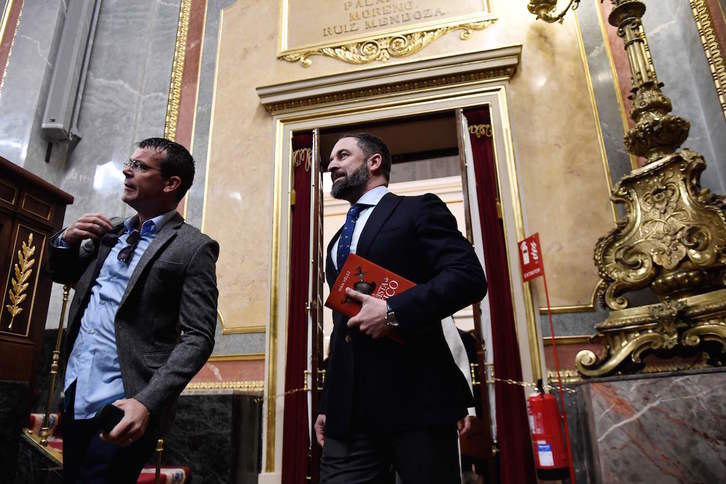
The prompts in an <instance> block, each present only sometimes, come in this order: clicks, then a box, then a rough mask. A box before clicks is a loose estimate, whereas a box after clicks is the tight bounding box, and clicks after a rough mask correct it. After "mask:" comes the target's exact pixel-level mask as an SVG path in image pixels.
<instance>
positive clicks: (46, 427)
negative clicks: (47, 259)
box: [39, 285, 71, 447]
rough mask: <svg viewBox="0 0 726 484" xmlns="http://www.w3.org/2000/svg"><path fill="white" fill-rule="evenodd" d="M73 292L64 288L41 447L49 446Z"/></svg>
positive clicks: (69, 287)
mask: <svg viewBox="0 0 726 484" xmlns="http://www.w3.org/2000/svg"><path fill="white" fill-rule="evenodd" d="M70 292H71V286H68V285H65V286H63V305H62V306H61V313H60V320H59V322H58V336H57V338H56V340H55V350H53V360H52V361H51V364H50V388H49V389H48V400H47V401H46V405H45V415H44V416H43V423H42V424H41V426H40V432H39V435H40V445H42V446H44V447H45V446H47V445H48V430H49V428H50V410H51V408H53V400H54V398H55V380H56V378H57V376H58V361H59V360H60V351H61V342H62V341H63V323H64V322H65V317H66V306H68V295H69V293H70Z"/></svg>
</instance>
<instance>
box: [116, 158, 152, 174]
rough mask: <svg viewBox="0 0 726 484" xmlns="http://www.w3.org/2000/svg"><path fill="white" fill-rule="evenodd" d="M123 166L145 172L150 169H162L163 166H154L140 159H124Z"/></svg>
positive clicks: (137, 171)
mask: <svg viewBox="0 0 726 484" xmlns="http://www.w3.org/2000/svg"><path fill="white" fill-rule="evenodd" d="M123 167H124V168H131V170H133V171H135V172H136V173H145V172H147V171H149V170H158V171H161V168H154V167H153V166H149V165H147V164H146V163H144V162H143V161H139V160H126V161H124V164H123Z"/></svg>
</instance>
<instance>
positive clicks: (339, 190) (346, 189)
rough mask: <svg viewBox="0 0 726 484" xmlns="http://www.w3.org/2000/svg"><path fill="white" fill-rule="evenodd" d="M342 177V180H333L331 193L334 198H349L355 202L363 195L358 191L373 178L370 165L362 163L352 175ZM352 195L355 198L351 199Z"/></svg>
mask: <svg viewBox="0 0 726 484" xmlns="http://www.w3.org/2000/svg"><path fill="white" fill-rule="evenodd" d="M342 178H343V179H342V180H341V181H336V182H333V187H332V188H331V189H330V194H331V195H332V196H333V198H337V199H340V200H348V201H349V202H351V203H353V202H355V200H357V199H358V198H360V195H362V193H360V194H359V193H358V192H359V191H360V190H361V189H362V188H363V187H364V186H365V185H366V183H367V182H368V180H369V179H370V178H371V174H370V172H369V171H368V166H367V165H366V164H365V163H361V165H360V167H359V168H358V169H357V170H355V171H354V172H353V173H351V174H350V175H344V176H343V177H342ZM351 196H354V200H351Z"/></svg>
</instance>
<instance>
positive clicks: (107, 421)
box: [96, 403, 124, 433]
mask: <svg viewBox="0 0 726 484" xmlns="http://www.w3.org/2000/svg"><path fill="white" fill-rule="evenodd" d="M96 418H97V419H98V423H99V426H100V427H101V430H103V431H104V432H105V433H109V432H111V430H113V428H114V427H115V426H116V425H117V424H118V423H119V422H120V421H121V419H122V418H124V411H123V410H121V409H120V408H118V407H116V406H114V405H111V404H110V403H109V404H106V405H104V407H103V408H102V409H101V411H100V412H98V415H96Z"/></svg>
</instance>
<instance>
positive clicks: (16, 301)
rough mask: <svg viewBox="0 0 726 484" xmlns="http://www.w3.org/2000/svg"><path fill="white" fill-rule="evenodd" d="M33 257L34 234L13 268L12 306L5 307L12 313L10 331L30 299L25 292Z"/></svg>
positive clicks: (9, 292) (24, 245) (23, 247)
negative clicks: (24, 304) (25, 303)
mask: <svg viewBox="0 0 726 484" xmlns="http://www.w3.org/2000/svg"><path fill="white" fill-rule="evenodd" d="M33 255H35V246H34V245H33V234H32V233H31V234H30V235H28V242H27V243H26V242H23V243H22V250H19V251H18V262H17V263H16V264H15V266H14V267H13V270H14V276H15V277H13V279H12V280H11V281H10V282H11V284H12V287H11V288H10V290H9V291H8V299H10V302H11V303H12V304H6V305H5V308H6V309H7V310H8V312H9V313H10V324H9V325H8V329H9V330H10V329H13V322H14V321H15V317H16V316H17V315H18V314H20V313H21V312H22V311H23V308H22V307H20V305H21V304H22V303H23V302H24V301H25V299H26V298H27V297H28V295H27V294H26V292H25V291H26V290H27V289H28V284H29V283H28V279H30V276H31V274H32V273H33V266H34V265H35V259H33Z"/></svg>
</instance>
